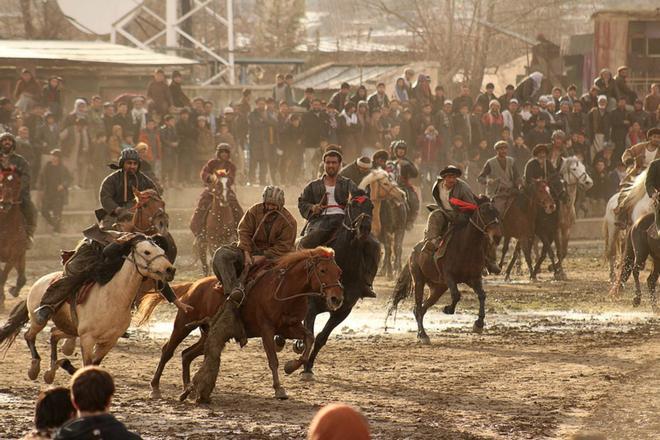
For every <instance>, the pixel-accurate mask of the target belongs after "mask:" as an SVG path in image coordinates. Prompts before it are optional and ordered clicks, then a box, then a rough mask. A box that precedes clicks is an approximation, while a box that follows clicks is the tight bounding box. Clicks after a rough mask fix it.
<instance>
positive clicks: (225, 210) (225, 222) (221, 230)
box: [195, 170, 238, 275]
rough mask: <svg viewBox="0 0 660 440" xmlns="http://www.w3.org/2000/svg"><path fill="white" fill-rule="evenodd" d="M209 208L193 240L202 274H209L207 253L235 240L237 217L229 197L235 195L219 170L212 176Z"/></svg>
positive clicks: (224, 175)
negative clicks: (201, 231) (201, 230)
mask: <svg viewBox="0 0 660 440" xmlns="http://www.w3.org/2000/svg"><path fill="white" fill-rule="evenodd" d="M212 179H213V182H212V187H211V190H210V192H211V196H212V197H213V200H212V202H211V209H210V210H209V213H208V215H207V216H206V225H205V227H204V232H203V233H202V234H200V235H199V236H198V237H197V239H196V240H195V249H196V251H197V256H198V257H199V261H200V263H201V264H202V269H203V271H204V275H208V274H209V265H208V260H207V255H211V256H212V255H213V253H214V252H215V251H216V249H218V248H219V247H220V246H222V245H223V244H229V243H231V242H233V241H234V240H236V226H237V224H238V223H237V219H236V218H235V215H234V210H233V209H232V206H231V199H232V198H233V199H235V198H236V196H235V195H234V194H233V191H232V190H231V188H230V187H229V185H228V183H229V177H228V176H227V175H226V174H225V173H224V170H220V172H219V173H216V174H214V175H213V177H212Z"/></svg>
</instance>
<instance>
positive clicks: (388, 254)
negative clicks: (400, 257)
mask: <svg viewBox="0 0 660 440" xmlns="http://www.w3.org/2000/svg"><path fill="white" fill-rule="evenodd" d="M383 237H384V241H383V246H384V247H385V257H384V258H383V262H384V263H385V264H384V266H383V270H384V272H385V277H387V280H388V281H391V280H392V237H391V236H390V234H388V233H387V232H385V233H383Z"/></svg>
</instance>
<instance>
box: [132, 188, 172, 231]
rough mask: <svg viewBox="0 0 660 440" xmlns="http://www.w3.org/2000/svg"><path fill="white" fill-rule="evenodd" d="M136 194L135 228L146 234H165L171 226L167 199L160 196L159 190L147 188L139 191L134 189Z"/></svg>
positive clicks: (134, 209)
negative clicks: (166, 207)
mask: <svg viewBox="0 0 660 440" xmlns="http://www.w3.org/2000/svg"><path fill="white" fill-rule="evenodd" d="M133 195H134V196H135V206H134V207H133V208H132V209H133V211H135V215H134V216H133V228H134V229H135V230H136V231H138V232H141V233H145V234H147V233H148V234H152V233H157V234H164V233H166V232H167V229H168V227H169V217H168V216H167V214H166V213H165V201H163V199H161V198H160V195H159V194H158V192H157V191H155V190H153V189H147V190H145V191H138V190H137V189H135V188H134V189H133Z"/></svg>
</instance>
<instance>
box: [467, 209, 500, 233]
mask: <svg viewBox="0 0 660 440" xmlns="http://www.w3.org/2000/svg"><path fill="white" fill-rule="evenodd" d="M475 217H476V220H475ZM499 222H500V220H499V219H498V218H497V216H495V217H494V218H493V219H492V220H491V221H489V222H488V223H486V222H485V221H484V218H483V216H482V215H481V209H480V208H477V210H476V211H475V213H474V215H472V216H471V217H470V224H471V225H472V226H474V227H475V228H476V229H477V230H478V231H479V232H481V233H482V234H484V235H486V234H487V232H486V230H487V229H488V228H489V227H490V226H491V225H494V224H498V223H499Z"/></svg>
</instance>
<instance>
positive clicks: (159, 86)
mask: <svg viewBox="0 0 660 440" xmlns="http://www.w3.org/2000/svg"><path fill="white" fill-rule="evenodd" d="M147 98H149V99H150V100H151V101H153V103H154V106H155V109H156V111H157V112H158V114H160V115H164V114H165V113H167V112H169V111H170V107H172V93H171V92H170V88H169V87H168V85H167V79H166V78H165V71H164V70H163V69H160V68H159V69H156V70H155V71H154V78H153V80H152V81H151V82H150V83H149V85H148V86H147Z"/></svg>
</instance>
